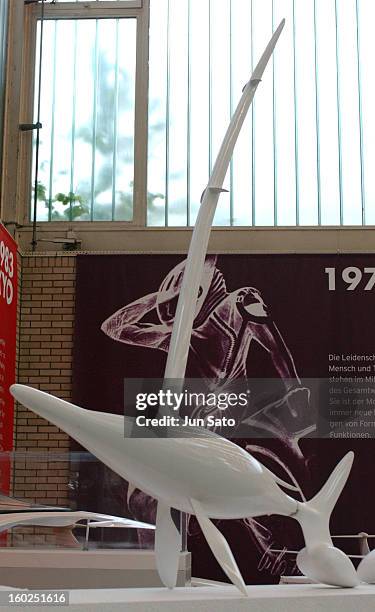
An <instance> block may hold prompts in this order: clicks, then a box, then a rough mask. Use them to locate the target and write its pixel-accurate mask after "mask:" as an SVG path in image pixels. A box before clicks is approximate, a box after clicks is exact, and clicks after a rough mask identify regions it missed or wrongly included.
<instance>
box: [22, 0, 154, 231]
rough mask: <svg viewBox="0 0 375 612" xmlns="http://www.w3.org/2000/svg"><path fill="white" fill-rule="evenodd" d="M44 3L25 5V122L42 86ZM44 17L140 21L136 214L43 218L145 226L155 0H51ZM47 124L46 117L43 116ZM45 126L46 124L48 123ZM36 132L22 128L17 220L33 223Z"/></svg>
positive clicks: (78, 223) (29, 119) (54, 223)
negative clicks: (39, 61)
mask: <svg viewBox="0 0 375 612" xmlns="http://www.w3.org/2000/svg"><path fill="white" fill-rule="evenodd" d="M41 12H42V7H41V4H40V3H38V4H30V5H26V6H25V11H24V47H23V65H22V73H21V96H20V98H21V100H20V121H19V123H20V124H22V123H32V122H33V115H34V91H35V87H36V83H35V73H36V58H37V57H38V49H36V33H37V22H38V20H39V19H40V17H41ZM44 18H45V19H46V20H52V19H58V20H63V19H115V18H133V19H136V21H137V25H136V28H137V42H136V74H135V116H134V192H133V219H132V220H131V221H115V220H113V221H75V220H73V221H68V220H67V221H38V225H39V224H41V225H48V227H49V228H50V229H51V230H55V229H57V228H60V229H64V228H65V229H66V226H67V225H69V226H72V224H74V226H77V227H79V228H82V229H86V228H88V227H92V226H93V225H96V224H98V225H100V226H101V227H105V226H109V227H110V226H111V225H113V224H116V226H117V225H122V226H124V227H126V228H130V227H145V225H146V219H147V136H148V48H149V43H148V40H149V36H148V30H149V0H118V1H117V2H101V1H100V0H96V1H94V2H92V1H91V2H82V3H81V2H79V3H78V2H61V3H56V4H49V3H48V4H47V3H46V4H45V6H44ZM42 123H43V119H42ZM42 129H43V128H42ZM32 140H33V133H32V132H21V131H20V132H19V164H18V176H17V210H18V215H17V221H18V222H19V223H20V224H21V225H23V226H27V225H31V224H32V221H31V217H30V201H31V197H32V187H31V186H32V182H33V177H32V155H33V151H32Z"/></svg>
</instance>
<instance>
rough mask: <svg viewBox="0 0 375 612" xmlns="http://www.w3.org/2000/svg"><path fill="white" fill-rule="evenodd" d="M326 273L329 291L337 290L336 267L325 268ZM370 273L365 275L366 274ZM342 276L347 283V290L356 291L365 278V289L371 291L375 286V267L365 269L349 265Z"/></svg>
mask: <svg viewBox="0 0 375 612" xmlns="http://www.w3.org/2000/svg"><path fill="white" fill-rule="evenodd" d="M325 273H326V274H328V289H329V291H336V278H337V275H338V274H339V273H338V274H337V270H336V268H325ZM365 274H366V275H369V276H366V277H364V275H365ZM341 278H342V280H343V281H344V283H346V285H347V287H346V290H347V291H354V290H355V289H357V287H358V286H359V284H360V283H361V281H362V280H363V284H364V283H366V284H364V286H363V290H364V291H371V289H373V288H374V286H375V268H364V269H363V271H362V270H361V269H360V268H356V267H354V266H349V267H348V268H344V270H343V271H342V273H341Z"/></svg>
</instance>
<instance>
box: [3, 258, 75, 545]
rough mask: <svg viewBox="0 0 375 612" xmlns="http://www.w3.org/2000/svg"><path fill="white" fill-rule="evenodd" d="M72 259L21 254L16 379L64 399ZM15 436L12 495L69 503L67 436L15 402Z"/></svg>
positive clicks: (71, 306)
mask: <svg viewBox="0 0 375 612" xmlns="http://www.w3.org/2000/svg"><path fill="white" fill-rule="evenodd" d="M75 264H76V259H75V257H74V256H73V255H70V254H66V255H65V254H64V255H61V254H59V255H56V256H53V255H51V254H49V255H48V256H47V255H45V256H43V255H38V256H34V255H23V256H22V264H21V283H20V321H19V335H18V341H19V347H18V353H19V354H18V382H20V383H23V384H27V385H30V386H34V387H36V388H40V389H43V390H44V391H48V392H50V393H53V394H54V395H56V396H58V397H61V398H64V399H70V397H71V377H72V350H73V331H74V294H75V271H76V265H75ZM14 439H15V450H16V457H17V458H16V460H15V461H14V465H13V474H12V480H13V482H12V485H13V486H12V488H13V495H14V496H15V497H20V498H23V499H27V500H30V501H32V502H36V503H42V504H51V505H62V506H64V505H68V502H69V500H68V481H69V462H68V456H67V454H68V451H69V438H68V436H67V435H66V434H65V433H63V432H61V431H60V430H59V429H58V428H57V427H54V426H53V425H51V424H50V423H48V422H47V421H45V420H44V419H41V418H39V417H38V416H37V415H35V414H33V413H32V412H31V411H29V410H27V409H26V408H24V407H23V406H20V405H18V406H16V409H15V431H14ZM46 452H48V453H49V456H48V455H46V454H45V453H46ZM65 456H66V458H65ZM13 531H14V530H13ZM30 531H31V530H30V529H22V530H20V529H18V530H17V533H18V534H19V535H20V536H21V534H27V533H29V532H30ZM40 532H44V533H47V532H48V530H47V531H46V530H39V533H40ZM18 539H19V538H18ZM47 539H48V538H47ZM21 540H22V538H21Z"/></svg>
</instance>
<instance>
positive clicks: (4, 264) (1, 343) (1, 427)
mask: <svg viewBox="0 0 375 612" xmlns="http://www.w3.org/2000/svg"><path fill="white" fill-rule="evenodd" d="M16 329H17V245H16V243H15V242H14V240H13V238H12V237H11V236H10V235H9V234H8V232H7V231H6V229H5V228H4V226H3V225H1V224H0V452H1V453H4V452H9V451H11V450H13V413H14V402H13V398H12V396H11V394H10V393H9V387H10V386H11V385H12V384H13V383H14V381H15V369H16ZM9 487H10V462H9V460H8V459H5V460H2V461H1V463H0V491H1V492H2V493H9Z"/></svg>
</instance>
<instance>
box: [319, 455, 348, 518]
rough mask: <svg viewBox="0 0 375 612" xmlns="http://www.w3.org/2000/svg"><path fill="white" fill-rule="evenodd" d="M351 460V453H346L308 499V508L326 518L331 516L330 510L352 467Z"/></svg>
mask: <svg viewBox="0 0 375 612" xmlns="http://www.w3.org/2000/svg"><path fill="white" fill-rule="evenodd" d="M353 459H354V453H353V452H349V453H347V454H346V455H345V457H343V458H342V459H341V461H340V462H339V463H338V464H337V465H336V467H335V469H334V470H333V472H332V474H331V475H330V477H329V478H328V480H327V482H326V483H325V485H324V486H323V487H322V488H321V489H320V491H319V493H317V495H315V497H313V498H312V499H310V501H309V506H310V508H313V509H314V510H315V511H316V512H318V513H320V514H322V515H325V516H327V517H330V516H331V513H332V510H333V509H334V507H335V505H336V502H337V500H338V498H339V497H340V495H341V491H342V490H343V488H344V486H345V484H346V481H347V480H348V477H349V474H350V470H351V468H352V465H353Z"/></svg>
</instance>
